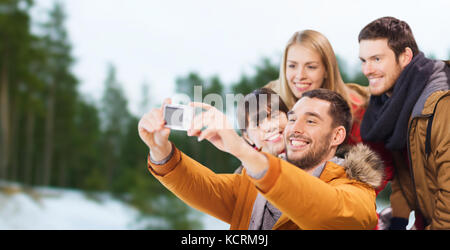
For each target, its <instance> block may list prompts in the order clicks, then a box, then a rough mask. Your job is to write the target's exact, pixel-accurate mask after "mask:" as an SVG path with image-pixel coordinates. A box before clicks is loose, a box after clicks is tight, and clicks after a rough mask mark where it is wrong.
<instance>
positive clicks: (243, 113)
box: [237, 88, 289, 132]
mask: <svg viewBox="0 0 450 250" xmlns="http://www.w3.org/2000/svg"><path fill="white" fill-rule="evenodd" d="M243 102H244V103H241V105H238V111H237V116H238V123H239V128H240V130H241V132H245V131H246V130H247V128H248V125H249V120H252V121H255V122H256V125H257V126H259V122H261V121H263V120H264V119H265V118H266V117H268V116H270V114H271V113H272V112H273V111H275V110H272V105H275V106H278V111H281V112H283V113H287V112H288V111H289V109H288V107H287V106H286V104H285V103H284V101H283V99H281V97H280V96H279V95H278V94H277V93H276V92H275V91H273V90H272V89H269V88H260V89H256V90H254V91H253V92H251V93H250V94H248V95H246V96H245V97H244V100H243ZM252 103H254V107H255V108H250V107H252V105H251V104H252Z"/></svg>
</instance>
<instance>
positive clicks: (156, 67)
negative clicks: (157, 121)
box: [34, 0, 450, 113]
mask: <svg viewBox="0 0 450 250" xmlns="http://www.w3.org/2000/svg"><path fill="white" fill-rule="evenodd" d="M35 2H36V5H37V7H36V8H35V9H34V13H35V14H34V16H35V19H42V18H43V17H45V16H46V10H47V9H48V8H50V7H51V5H52V3H53V2H54V0H35ZM62 2H63V3H64V5H65V9H66V12H67V15H68V19H67V23H66V26H67V28H68V32H69V36H70V41H71V42H72V45H73V55H74V57H75V58H76V60H77V62H76V64H75V65H74V68H73V72H74V73H75V74H76V75H77V77H78V78H79V79H80V81H81V84H80V90H81V92H82V93H83V94H85V95H88V96H91V97H92V98H93V99H94V100H97V101H98V100H99V99H100V97H101V94H102V91H103V82H104V80H105V78H106V69H107V64H108V63H109V62H111V63H113V64H114V65H115V66H116V68H117V76H118V79H119V81H120V82H121V83H122V84H123V88H124V90H125V93H126V96H127V98H128V99H129V102H130V104H129V108H130V109H131V110H132V111H133V112H134V113H137V111H138V103H139V100H140V98H141V94H140V92H141V85H142V83H143V82H144V81H146V82H148V83H149V84H150V85H151V90H150V92H151V93H150V95H151V97H152V101H153V102H154V103H159V102H160V101H161V100H162V99H163V98H165V97H167V96H170V95H172V94H173V93H172V91H173V89H174V81H175V78H176V77H177V76H182V75H186V74H187V73H188V72H190V71H197V72H199V73H200V74H201V75H202V76H204V77H205V76H212V75H214V74H217V75H219V77H220V78H221V79H222V80H223V81H224V82H225V83H233V82H236V81H237V80H238V78H239V77H240V75H241V74H242V73H244V72H245V73H251V72H252V68H253V67H254V65H255V64H257V63H259V62H260V59H261V58H262V57H270V58H272V59H273V60H275V61H279V60H280V58H281V51H282V50H283V48H284V46H285V44H286V42H287V40H288V39H289V37H290V36H291V35H292V34H293V33H294V32H295V31H298V30H304V29H315V30H317V31H320V32H321V33H323V34H324V35H325V36H327V37H328V39H329V40H330V42H331V44H332V46H333V48H334V50H335V52H336V54H338V55H340V56H342V57H343V58H344V59H346V61H347V62H348V63H349V64H350V65H348V66H349V67H351V68H353V67H355V68H356V67H358V65H359V59H358V42H357V36H358V33H359V31H360V30H361V29H362V28H363V27H364V26H365V25H366V24H368V23H369V22H371V21H373V20H374V19H376V18H378V17H382V16H394V17H397V18H399V19H402V20H404V21H406V22H407V23H409V25H410V26H411V27H412V30H413V33H414V35H415V37H416V40H417V42H418V45H419V48H420V49H421V50H422V51H424V52H425V54H427V55H430V54H434V55H435V56H436V57H437V58H442V59H444V58H448V57H449V54H450V15H449V14H448V13H449V11H450V1H448V0H428V1H424V0H423V1H421V0H395V1H394V0H377V1H360V0H339V1H336V0H334V1H325V0H314V1H303V0H299V1H284V0H278V1H262V0H248V1H243V0H227V1H211V0H194V1H172V0H166V1H153V0H127V1H123V0H66V1H62Z"/></svg>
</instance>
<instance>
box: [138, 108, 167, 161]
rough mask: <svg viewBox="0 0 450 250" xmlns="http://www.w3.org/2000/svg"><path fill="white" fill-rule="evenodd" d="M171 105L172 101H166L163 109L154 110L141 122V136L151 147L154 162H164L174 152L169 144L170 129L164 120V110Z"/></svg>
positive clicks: (143, 117)
mask: <svg viewBox="0 0 450 250" xmlns="http://www.w3.org/2000/svg"><path fill="white" fill-rule="evenodd" d="M170 104H171V100H170V99H166V100H165V101H164V103H163V105H162V107H161V108H159V109H152V110H151V111H150V112H149V113H147V114H145V115H144V116H142V118H141V120H140V121H139V125H138V131H139V136H140V137H141V139H142V141H144V143H145V144H147V146H148V147H149V149H150V156H151V158H152V160H154V161H162V160H164V159H165V158H167V157H168V156H169V155H170V152H171V151H172V144H171V143H170V142H169V135H170V128H168V127H166V126H165V125H166V121H165V120H164V108H165V106H166V105H170Z"/></svg>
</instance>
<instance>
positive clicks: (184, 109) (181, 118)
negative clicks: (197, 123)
mask: <svg viewBox="0 0 450 250" xmlns="http://www.w3.org/2000/svg"><path fill="white" fill-rule="evenodd" d="M193 110H194V109H193V107H191V106H187V105H180V104H168V105H165V106H164V114H163V115H164V120H165V121H166V125H165V127H166V128H170V129H174V130H184V131H187V130H188V129H189V127H190V126H191V122H192V118H193V115H194V112H193Z"/></svg>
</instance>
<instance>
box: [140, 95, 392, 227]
mask: <svg viewBox="0 0 450 250" xmlns="http://www.w3.org/2000/svg"><path fill="white" fill-rule="evenodd" d="M192 105H193V106H197V107H202V108H204V109H206V111H205V112H203V113H202V114H201V115H197V116H196V117H195V118H194V120H193V124H199V123H200V124H202V128H203V127H206V129H204V130H202V129H198V128H191V129H190V130H189V131H188V135H191V136H198V139H199V140H203V139H207V140H208V141H210V142H211V143H212V144H213V145H215V146H216V147H217V148H219V149H220V150H222V151H225V152H228V153H230V154H232V155H234V156H235V157H237V158H238V159H239V160H240V161H241V162H242V165H243V166H244V171H243V172H242V174H215V173H214V172H212V171H211V170H209V169H208V168H206V167H204V166H202V165H201V164H199V163H198V162H196V161H195V160H193V159H191V158H190V157H188V156H187V155H185V154H183V153H182V152H180V151H179V150H178V149H177V148H176V147H175V146H174V145H173V144H172V143H170V142H169V140H168V137H169V134H170V129H168V128H165V127H164V123H165V122H164V119H163V114H162V109H153V110H152V111H151V112H150V113H148V114H146V115H144V116H143V117H142V119H141V121H140V122H139V134H140V136H141V139H142V140H143V141H144V142H145V143H146V144H147V146H148V147H149V148H150V154H149V159H148V167H149V170H150V172H151V173H152V174H153V175H154V176H155V177H156V178H157V179H158V180H159V181H160V182H161V183H162V184H163V185H164V186H166V187H167V188H168V189H169V190H171V191H172V192H173V193H174V194H175V195H177V196H178V197H179V198H180V199H182V200H183V201H185V202H186V203H187V204H188V205H190V206H192V207H194V208H197V209H199V210H200V211H203V212H205V213H208V214H210V215H212V216H215V217H216V218H219V219H221V220H223V221H225V222H227V223H229V224H230V225H231V226H230V229H372V228H374V227H375V225H376V224H377V215H376V207H375V191H374V188H376V187H377V186H378V185H380V183H381V180H382V175H383V169H382V164H381V162H380V160H379V159H378V157H377V156H376V155H375V154H374V153H373V152H371V151H370V150H369V149H368V148H366V147H365V146H362V145H357V146H354V147H353V148H351V149H350V150H349V151H348V152H347V153H346V156H345V159H341V158H338V157H336V156H335V155H336V151H337V149H338V147H339V146H340V145H341V144H342V143H343V142H344V140H345V138H346V136H347V134H348V131H349V127H350V124H351V114H350V109H349V107H348V105H347V103H346V102H345V100H344V99H343V98H342V97H341V96H340V95H339V94H337V93H335V92H332V91H330V90H324V89H317V90H312V91H309V92H306V93H304V95H303V97H302V98H301V99H299V101H298V102H297V103H296V105H295V106H294V107H293V109H292V110H291V111H289V113H288V124H287V126H286V128H285V131H284V133H283V137H284V140H285V143H286V154H287V159H288V161H289V162H286V161H283V160H281V159H279V158H277V157H274V156H272V155H270V154H267V153H261V152H257V151H256V150H253V149H252V148H251V146H250V145H248V144H247V143H246V142H245V141H244V140H243V139H242V138H241V137H239V135H238V134H237V133H236V132H235V131H234V129H233V128H232V127H231V126H230V125H229V123H228V122H226V118H225V116H224V115H223V114H222V113H221V112H219V111H218V110H217V109H215V108H213V107H211V106H209V105H206V104H201V103H194V104H192ZM224 120H225V127H223V124H218V121H224ZM258 195H262V196H264V198H265V199H267V200H268V201H269V202H270V203H271V204H273V206H274V207H276V208H277V209H278V210H279V211H280V212H281V216H280V217H279V219H277V220H276V221H275V222H274V224H273V225H272V226H269V228H267V223H265V222H264V221H265V220H266V218H265V217H264V218H263V222H262V224H261V225H260V226H259V227H256V228H252V227H251V225H252V223H251V219H252V217H254V216H255V214H254V211H255V206H256V205H257V204H256V203H255V201H256V198H257V196H258ZM268 214H269V215H270V213H268ZM264 216H265V215H264ZM269 219H270V218H269ZM269 221H270V220H269ZM269 224H270V223H269ZM253 226H254V225H253Z"/></svg>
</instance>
